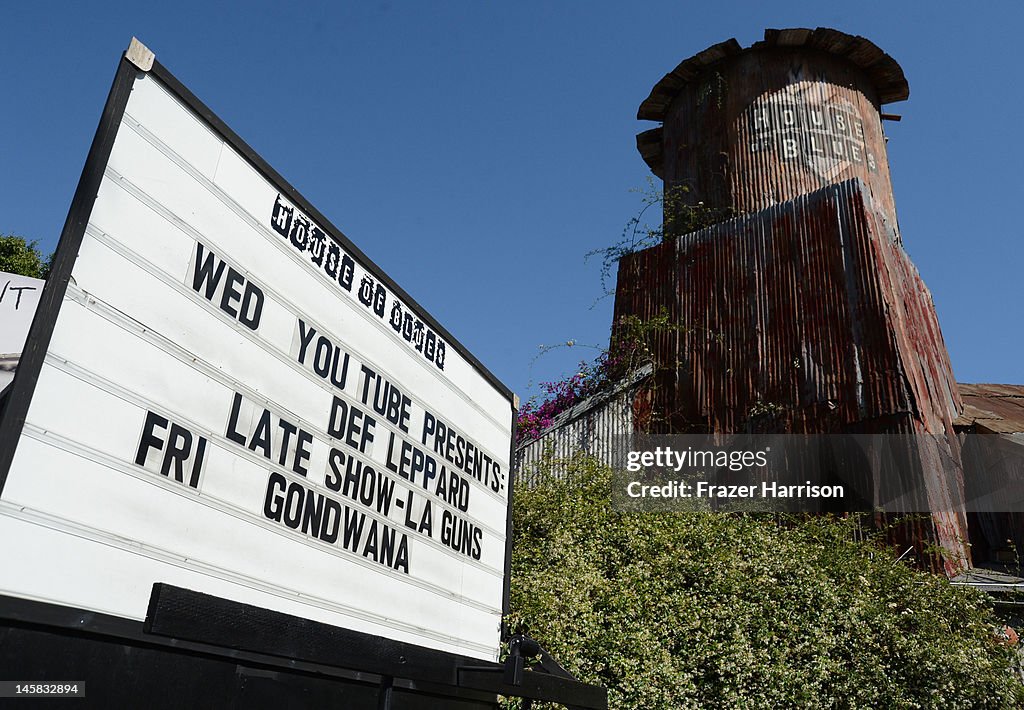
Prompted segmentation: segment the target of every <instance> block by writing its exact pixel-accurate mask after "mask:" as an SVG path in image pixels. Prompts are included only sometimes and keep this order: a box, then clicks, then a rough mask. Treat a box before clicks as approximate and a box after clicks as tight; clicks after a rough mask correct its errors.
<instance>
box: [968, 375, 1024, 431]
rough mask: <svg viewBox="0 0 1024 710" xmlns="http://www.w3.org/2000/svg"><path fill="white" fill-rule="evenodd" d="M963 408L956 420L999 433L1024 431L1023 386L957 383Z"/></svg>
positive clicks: (969, 425)
mask: <svg viewBox="0 0 1024 710" xmlns="http://www.w3.org/2000/svg"><path fill="white" fill-rule="evenodd" d="M958 387H959V389H960V397H961V398H962V399H963V401H964V411H963V414H961V415H960V416H959V417H958V418H957V419H956V421H954V422H953V423H954V424H955V425H956V426H958V427H971V426H973V427H976V428H978V429H980V430H985V431H990V432H994V433H997V434H1019V433H1022V432H1024V385H995V384H958Z"/></svg>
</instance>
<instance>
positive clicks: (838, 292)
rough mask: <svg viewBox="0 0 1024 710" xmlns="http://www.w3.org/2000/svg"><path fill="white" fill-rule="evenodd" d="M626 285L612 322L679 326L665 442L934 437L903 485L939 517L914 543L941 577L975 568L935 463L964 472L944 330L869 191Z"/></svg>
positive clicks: (845, 189)
mask: <svg viewBox="0 0 1024 710" xmlns="http://www.w3.org/2000/svg"><path fill="white" fill-rule="evenodd" d="M618 278H619V281H618V286H617V291H616V302H615V318H616V323H621V319H622V318H626V317H635V318H639V319H640V320H650V319H651V318H654V317H657V316H658V315H659V314H661V313H666V314H668V315H669V316H670V318H671V319H673V321H674V322H675V323H677V324H678V325H679V329H678V330H675V331H672V332H667V333H657V334H655V336H656V337H655V339H654V346H653V349H654V351H655V353H654V356H655V359H656V361H657V362H658V363H659V366H660V369H659V371H658V372H657V373H656V375H655V377H654V380H653V382H654V385H653V387H654V391H653V392H652V393H651V396H652V397H653V398H654V400H655V402H656V404H655V410H656V411H660V412H662V413H664V414H665V419H666V421H665V426H664V427H662V428H661V429H660V430H661V431H672V432H688V431H692V432H698V431H699V432H724V433H730V432H741V431H779V432H783V431H789V432H794V433H808V434H810V433H828V432H835V433H849V432H859V433H891V434H897V433H902V434H924V433H928V434H936V435H941V436H942V437H943V438H942V439H941V444H940V446H939V448H941V449H942V450H941V451H940V450H938V449H935V450H933V448H935V447H931V446H926V445H922V447H921V449H920V451H918V453H917V457H916V460H915V461H912V462H909V463H908V466H907V468H906V469H905V471H904V472H903V473H904V474H905V475H906V476H908V477H910V478H912V479H913V478H916V479H918V480H920V481H921V482H922V485H923V488H924V490H926V492H927V493H926V494H927V496H928V500H929V503H930V505H931V508H932V509H933V510H936V511H941V512H937V513H935V515H933V518H932V521H931V523H930V525H929V528H930V534H929V535H925V536H918V537H914V535H916V534H917V533H914V534H913V535H912V534H911V533H912V532H913V530H911V529H910V528H907V531H906V532H907V535H908V537H907V539H908V540H912V541H915V544H916V545H918V546H919V547H920V548H921V549H920V554H921V556H922V557H923V558H926V556H924V549H925V547H926V546H927V543H928V542H929V541H934V542H939V543H940V544H941V545H942V546H943V547H945V548H946V549H947V550H949V551H950V552H951V553H952V554H951V555H950V557H949V558H948V559H947V560H945V561H943V562H944V563H945V564H946V565H947V569H946V571H947V572H953V571H955V569H956V568H957V566H958V565H960V564H962V561H963V560H969V559H970V557H969V552H968V550H967V548H966V547H965V545H964V541H965V540H966V539H967V530H966V518H965V516H964V514H963V513H962V512H961V511H962V507H963V506H962V503H959V504H958V503H957V501H962V488H963V482H962V476H961V475H959V474H958V475H956V476H953V477H952V478H951V477H950V476H949V475H948V469H947V468H945V467H943V466H941V465H936V463H937V461H938V460H939V458H940V457H945V458H948V459H949V460H952V461H954V462H959V460H960V451H959V443H958V441H957V439H956V437H955V436H950V435H951V434H952V432H953V426H952V420H953V417H954V416H955V415H956V413H957V412H958V411H959V410H960V409H961V408H962V402H961V400H960V395H959V392H958V390H957V387H956V382H955V380H954V378H953V373H952V368H951V367H950V364H949V359H948V356H947V354H946V347H945V343H944V341H943V338H942V332H941V330H940V328H939V326H938V320H937V317H936V314H935V309H934V305H933V303H932V298H931V294H930V293H929V291H928V289H927V288H926V287H925V285H924V283H923V281H922V280H921V278H920V275H919V274H918V272H917V270H916V269H915V268H914V266H913V264H912V263H911V261H910V259H909V257H908V256H907V254H906V252H905V251H904V250H903V247H902V244H901V243H900V241H899V239H898V238H897V237H896V234H895V232H894V230H893V229H892V227H891V224H890V223H889V221H888V219H887V218H886V216H885V215H884V213H882V211H881V210H879V209H878V208H877V206H876V205H875V202H874V200H873V197H872V195H871V193H870V191H869V190H868V188H867V187H866V186H865V185H864V183H863V182H862V181H861V180H859V179H853V180H848V181H846V182H843V183H839V184H836V185H831V186H829V187H826V188H823V189H820V190H816V191H814V192H811V193H809V194H807V195H802V196H800V197H797V198H796V199H793V200H789V201H787V202H784V203H781V204H776V205H772V206H770V207H768V208H766V209H764V210H761V211H759V212H757V213H754V214H749V215H746V216H742V217H738V218H735V219H732V220H730V221H728V222H723V223H721V224H717V225H714V226H712V227H709V228H707V229H704V230H701V231H699V232H694V233H692V234H686V235H682V236H679V237H676V238H674V239H670V240H668V241H666V243H665V244H663V245H660V246H656V247H652V248H650V249H647V250H645V251H642V252H639V253H636V254H632V255H629V256H627V257H624V258H623V259H622V261H621V262H620V266H619V275H618ZM655 430H658V429H657V428H656V429H655ZM957 465H958V463H957ZM914 529H915V530H916V528H914ZM894 535H897V536H898V537H899V536H901V533H899V532H897V533H894ZM935 562H936V564H938V561H937V560H935Z"/></svg>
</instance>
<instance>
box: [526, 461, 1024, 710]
mask: <svg viewBox="0 0 1024 710" xmlns="http://www.w3.org/2000/svg"><path fill="white" fill-rule="evenodd" d="M547 465H548V466H550V465H551V462H548V464H547ZM560 469H561V470H564V471H565V478H564V480H553V479H551V478H550V477H549V478H548V479H547V480H546V482H545V483H542V484H541V485H540V486H538V487H536V488H534V489H530V490H526V489H522V490H517V492H516V497H515V507H514V512H513V515H514V530H515V545H514V553H513V564H512V610H513V611H512V615H511V617H510V618H509V619H508V621H509V624H510V626H511V627H512V628H513V629H518V630H522V631H525V632H526V633H529V634H530V635H532V636H533V637H534V638H536V639H537V640H538V641H540V643H541V644H542V645H543V646H544V647H545V648H546V649H547V650H548V651H549V652H551V654H552V655H553V656H554V657H555V658H556V659H557V660H558V661H559V662H561V663H562V664H563V665H564V666H565V667H566V668H568V669H569V670H570V671H572V672H573V673H574V674H575V675H576V676H577V677H578V678H580V679H581V680H584V681H587V682H591V683H598V684H601V685H604V686H605V687H607V688H608V690H609V700H610V706H611V707H613V708H638V709H640V708H642V709H643V710H651V709H654V708H736V707H743V708H790V707H806V708H932V707H935V708H939V707H941V708H980V707H993V708H995V707H1024V686H1022V685H1021V683H1020V682H1019V680H1018V679H1017V677H1016V676H1015V675H1014V673H1013V670H1012V668H1013V657H1014V651H1013V649H1012V648H1010V647H1008V646H1006V645H1004V643H1002V642H1000V640H999V639H998V638H997V635H996V632H997V629H998V628H1001V624H999V622H997V621H996V619H995V618H994V617H993V616H992V615H991V611H990V610H989V609H988V607H987V606H986V602H985V598H984V597H983V595H981V594H980V593H978V592H975V591H973V590H970V589H965V588H961V587H954V586H951V585H950V584H949V583H948V582H947V581H946V580H945V579H940V578H937V577H934V576H931V575H928V574H926V573H922V572H918V571H915V570H912V569H910V568H908V567H906V566H904V565H903V564H902V563H898V562H897V561H896V560H895V555H894V554H892V553H891V551H889V550H887V549H885V548H882V547H880V546H878V545H874V544H871V543H866V542H856V541H854V539H853V536H852V535H851V530H850V526H849V525H848V524H847V523H846V522H845V521H842V520H837V519H833V518H824V517H819V518H813V519H806V520H801V521H790V522H788V523H787V524H779V523H778V522H776V521H775V520H773V519H770V518H766V517H757V516H751V515H737V514H733V515H726V514H714V513H690V514H681V513H680V514H671V513H619V512H615V511H612V510H611V506H610V502H609V499H610V485H611V484H610V472H609V471H608V470H607V468H605V467H602V466H600V465H597V464H595V463H594V462H593V461H590V460H587V459H584V458H580V459H576V460H573V461H571V462H563V463H562V464H561V465H560ZM509 703H510V704H509V705H508V707H516V706H517V701H514V700H512V701H509ZM534 707H535V708H537V707H540V704H535V705H534Z"/></svg>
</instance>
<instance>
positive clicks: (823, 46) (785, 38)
mask: <svg viewBox="0 0 1024 710" xmlns="http://www.w3.org/2000/svg"><path fill="white" fill-rule="evenodd" d="M772 47H780V48H796V47H807V48H810V49H817V50H821V51H823V52H827V53H829V54H833V55H836V56H839V57H845V58H846V59H848V60H849V61H851V62H853V63H854V64H855V65H857V66H859V67H861V68H862V69H863V70H864V72H865V73H866V74H867V76H868V79H869V80H870V81H871V83H872V84H873V85H874V87H875V89H876V90H877V92H878V101H879V103H880V104H888V103H893V102H895V101H904V100H906V98H907V97H908V96H910V86H909V84H907V79H906V77H905V76H904V75H903V69H902V68H901V67H900V65H899V64H898V63H897V62H896V60H895V59H893V58H892V57H890V56H889V55H888V54H886V53H885V52H883V51H882V50H881V49H880V48H879V47H878V45H876V44H875V43H874V42H872V41H871V40H869V39H865V38H864V37H858V36H855V35H848V34H846V33H845V32H840V31H839V30H833V29H830V28H828V27H819V28H817V29H815V30H811V29H806V28H800V27H795V28H790V29H785V30H771V29H769V30H765V31H764V40H763V41H761V42H755V43H754V44H752V45H751V46H749V47H746V48H744V47H741V46H740V44H739V42H737V41H736V40H735V39H729V40H726V41H725V42H719V43H718V44H715V45H712V46H710V47H708V48H707V49H705V50H704V51H703V52H698V53H697V54H695V55H693V56H692V57H690V58H689V59H684V60H683V61H682V62H680V64H679V66H677V67H676V68H675V69H673V70H672V71H671V72H669V73H668V74H666V75H665V76H664V77H663V78H662V79H661V81H659V82H658V83H657V84H655V85H654V88H653V89H651V93H650V95H649V96H648V97H647V98H646V99H644V102H643V103H642V104H640V110H639V111H637V115H636V117H637V118H638V119H639V120H642V121H643V120H646V121H663V120H665V111H666V110H667V109H668V106H669V104H670V103H672V99H674V98H675V97H676V96H677V95H678V94H679V92H680V90H681V89H682V88H683V86H685V85H686V84H687V83H689V82H690V81H692V80H693V79H695V78H697V77H698V76H699V75H700V74H701V73H702V72H703V71H704V70H705V69H707V68H709V67H711V66H713V65H714V64H717V63H718V62H720V61H722V60H724V59H727V58H729V57H732V56H735V55H738V54H744V53H746V52H752V51H757V50H762V49H768V48H772Z"/></svg>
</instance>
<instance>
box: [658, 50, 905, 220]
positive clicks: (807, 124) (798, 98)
mask: <svg viewBox="0 0 1024 710" xmlns="http://www.w3.org/2000/svg"><path fill="white" fill-rule="evenodd" d="M653 138H654V135H653V134H648V135H647V136H645V137H644V141H643V144H642V145H641V142H640V139H639V138H638V147H641V148H642V153H641V154H642V155H643V156H644V158H645V160H647V161H648V164H650V165H651V166H652V169H653V170H654V172H655V174H658V175H660V176H662V177H663V179H664V180H665V183H666V186H668V187H678V186H685V187H686V188H687V190H688V193H687V194H686V195H685V197H684V200H685V201H687V202H688V203H689V204H696V203H697V202H703V203H704V204H705V205H709V206H714V207H732V208H733V209H735V210H736V212H738V213H748V212H755V211H758V210H761V209H764V208H766V207H768V206H769V205H772V204H776V203H779V202H784V201H786V200H790V199H793V198H795V197H797V196H799V195H802V194H806V193H808V192H812V191H814V190H817V189H819V188H821V187H824V186H826V185H830V184H833V183H836V182H840V181H842V180H846V179H849V178H853V177H859V178H861V179H862V180H863V181H864V182H865V183H866V184H867V185H868V186H869V187H870V189H871V191H872V192H873V194H874V195H875V199H876V201H877V202H878V204H879V205H880V206H881V208H882V209H883V211H884V213H885V214H886V215H887V217H888V218H889V220H890V221H891V222H892V223H893V224H895V205H894V204H893V200H892V189H891V183H890V176H889V163H888V158H887V155H886V146H885V135H884V133H883V130H882V124H881V116H880V114H879V103H878V97H877V92H876V90H875V87H874V86H873V85H872V82H871V80H870V79H869V77H868V75H867V74H866V73H865V72H864V71H863V70H862V69H861V68H860V67H858V66H856V65H854V64H853V63H851V62H850V61H848V60H847V59H845V58H843V57H836V56H834V55H831V54H827V53H824V52H820V51H816V50H808V49H806V48H789V47H764V48H761V49H757V50H750V51H747V52H744V53H742V54H737V55H735V56H732V57H730V58H729V59H728V60H726V61H723V62H720V63H718V64H715V65H714V66H712V67H709V68H708V69H707V70H706V71H705V72H703V73H702V74H701V75H700V76H699V77H697V78H696V79H695V80H693V81H691V82H689V83H687V84H686V85H684V86H683V87H682V88H681V89H680V90H679V93H678V94H677V95H676V97H675V98H674V99H673V101H672V103H671V104H670V105H669V107H668V109H667V110H666V113H665V119H664V126H663V131H662V144H661V154H660V155H659V154H658V152H657V145H655V144H653V142H652V139H653Z"/></svg>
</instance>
